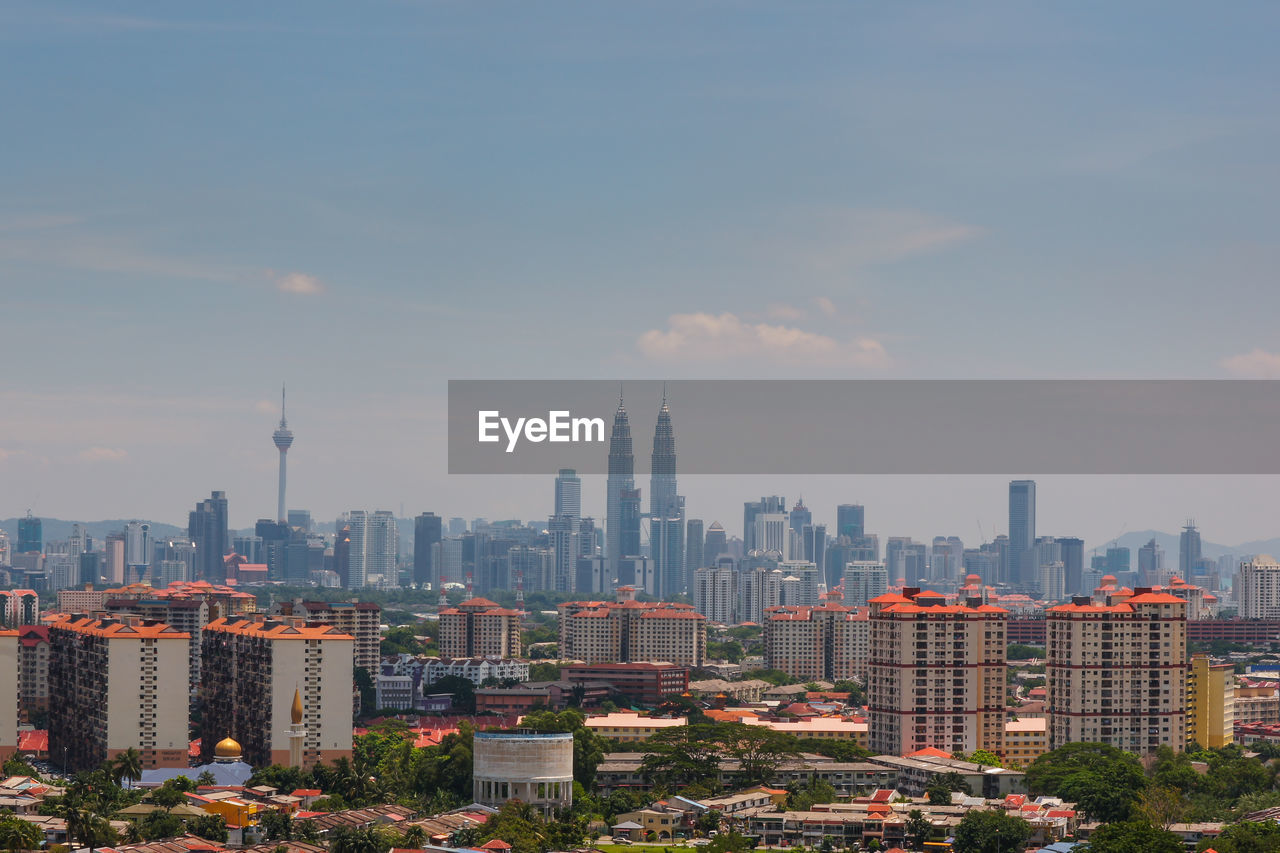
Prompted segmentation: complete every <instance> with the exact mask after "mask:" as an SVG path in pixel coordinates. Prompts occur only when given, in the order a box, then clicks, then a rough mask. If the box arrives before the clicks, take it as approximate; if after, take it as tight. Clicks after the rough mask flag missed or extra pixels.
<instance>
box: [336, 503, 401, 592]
mask: <svg viewBox="0 0 1280 853" xmlns="http://www.w3.org/2000/svg"><path fill="white" fill-rule="evenodd" d="M347 524H348V526H349V527H350V529H351V551H350V556H349V560H350V563H349V567H348V570H347V587H348V589H360V588H361V587H365V586H372V585H375V584H377V585H391V586H395V585H396V582H397V576H396V546H397V541H398V539H399V531H398V530H397V528H396V519H395V516H393V515H392V514H391V513H390V512H389V511H387V510H385V509H380V510H378V511H377V512H375V513H373V514H370V513H368V512H365V511H364V510H362V509H357V510H352V511H351V512H350V513H349V516H348V521H347Z"/></svg>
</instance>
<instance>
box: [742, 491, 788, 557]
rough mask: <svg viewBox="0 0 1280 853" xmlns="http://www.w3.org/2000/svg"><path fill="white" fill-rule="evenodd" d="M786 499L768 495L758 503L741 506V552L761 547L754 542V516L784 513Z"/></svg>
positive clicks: (749, 502) (747, 502)
mask: <svg viewBox="0 0 1280 853" xmlns="http://www.w3.org/2000/svg"><path fill="white" fill-rule="evenodd" d="M786 511H787V499H786V498H784V497H781V496H780V495H770V496H769V497H763V498H760V500H758V501H746V502H745V503H743V504H742V550H743V552H744V553H750V552H751V551H756V550H759V549H760V548H761V547H762V546H761V545H760V544H759V543H757V542H756V516H758V515H761V514H763V513H786Z"/></svg>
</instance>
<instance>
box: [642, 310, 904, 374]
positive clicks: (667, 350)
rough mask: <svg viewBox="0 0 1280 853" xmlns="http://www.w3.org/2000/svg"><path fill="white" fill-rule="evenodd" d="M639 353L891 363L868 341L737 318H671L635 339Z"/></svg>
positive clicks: (683, 357)
mask: <svg viewBox="0 0 1280 853" xmlns="http://www.w3.org/2000/svg"><path fill="white" fill-rule="evenodd" d="M636 345H637V346H638V347H639V348H640V351H641V352H642V353H644V354H645V355H647V356H649V357H650V358H654V359H659V360H677V359H678V360H705V361H724V360H729V359H739V358H750V357H764V358H768V359H779V360H782V361H787V362H796V363H810V364H813V363H822V364H840V365H851V366H857V367H869V368H879V367H887V366H888V365H889V361H890V359H889V354H888V353H887V352H886V351H885V348H884V345H883V344H881V343H880V342H879V341H877V340H874V339H872V338H857V339H855V340H852V341H838V340H836V339H835V338H832V337H828V336H827V335H823V334H819V333H817V332H810V331H806V330H804V329H800V328H797V327H795V326H782V325H774V324H771V323H746V322H743V321H742V320H741V319H740V318H739V317H738V316H737V315H736V314H730V313H728V312H725V313H723V314H705V313H698V314H673V315H671V317H669V318H668V319H667V328H665V329H650V330H649V331H647V332H645V333H644V334H642V335H641V336H640V337H639V339H638V340H637V341H636Z"/></svg>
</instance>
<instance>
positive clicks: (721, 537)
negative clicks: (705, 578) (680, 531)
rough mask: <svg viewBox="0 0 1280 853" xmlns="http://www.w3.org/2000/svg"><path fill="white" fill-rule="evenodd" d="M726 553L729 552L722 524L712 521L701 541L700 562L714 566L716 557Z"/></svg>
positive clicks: (727, 540)
mask: <svg viewBox="0 0 1280 853" xmlns="http://www.w3.org/2000/svg"><path fill="white" fill-rule="evenodd" d="M727 553H729V539H728V537H727V536H726V535H725V532H724V525H723V524H721V523H720V522H718V521H713V522H711V526H710V527H708V528H707V537H706V539H705V540H703V543H702V562H704V563H706V564H707V565H708V566H714V565H715V564H716V558H717V557H719V556H720V555H721V554H727Z"/></svg>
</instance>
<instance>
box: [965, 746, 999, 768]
mask: <svg viewBox="0 0 1280 853" xmlns="http://www.w3.org/2000/svg"><path fill="white" fill-rule="evenodd" d="M965 760H966V761H969V762H972V763H973V764H981V765H982V766H983V767H1004V763H1003V762H1001V760H1000V756H998V755H996V754H995V753H994V752H992V751H991V750H989V749H976V750H974V751H973V752H971V753H969V754H968V756H966V757H965Z"/></svg>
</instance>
